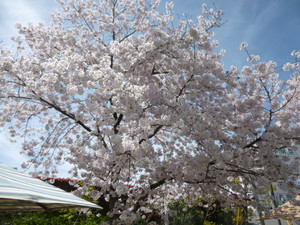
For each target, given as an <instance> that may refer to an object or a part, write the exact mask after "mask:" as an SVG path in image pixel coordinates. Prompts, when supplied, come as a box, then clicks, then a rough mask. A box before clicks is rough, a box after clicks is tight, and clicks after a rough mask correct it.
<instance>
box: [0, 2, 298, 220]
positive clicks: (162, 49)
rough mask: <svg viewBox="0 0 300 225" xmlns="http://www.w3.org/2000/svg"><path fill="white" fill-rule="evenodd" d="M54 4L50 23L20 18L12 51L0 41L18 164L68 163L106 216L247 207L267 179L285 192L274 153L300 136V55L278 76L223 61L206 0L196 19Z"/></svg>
mask: <svg viewBox="0 0 300 225" xmlns="http://www.w3.org/2000/svg"><path fill="white" fill-rule="evenodd" d="M58 2H59V3H60V4H61V10H54V11H53V13H52V22H51V24H50V25H49V26H46V25H44V24H42V23H40V24H38V25H35V26H34V25H32V24H29V25H27V26H23V25H20V24H18V25H17V29H18V30H19V33H20V36H21V37H15V38H13V40H14V41H15V42H16V45H17V47H16V49H15V50H12V49H10V48H7V47H1V60H0V71H1V77H0V83H1V87H0V92H1V109H0V111H1V113H0V117H1V120H0V121H1V122H0V123H1V126H2V127H4V128H5V130H6V131H7V132H8V133H9V134H10V136H11V139H12V140H15V139H18V138H20V137H22V140H23V145H22V153H23V154H25V155H27V156H28V162H25V163H24V164H23V167H24V168H26V167H30V166H31V165H33V166H34V167H35V168H36V170H37V171H38V173H40V174H43V175H45V176H55V174H56V173H57V172H58V171H57V169H56V166H57V165H60V164H63V163H64V162H66V161H67V162H69V163H70V164H71V165H72V166H73V167H72V169H71V170H70V174H71V175H70V176H72V177H78V178H80V179H83V180H84V185H83V186H82V187H80V188H78V193H79V194H87V193H88V194H89V195H90V196H91V197H92V198H93V199H94V200H99V205H101V206H103V207H104V208H103V210H102V211H101V213H102V214H107V215H108V216H109V217H110V218H111V221H112V223H116V224H117V223H120V224H130V223H131V222H132V221H134V220H135V219H136V218H138V217H143V218H145V220H147V221H148V223H150V222H151V221H152V222H153V221H154V220H155V217H156V216H157V215H162V214H163V207H162V203H163V200H164V199H166V198H168V199H167V200H168V201H173V200H176V199H178V198H185V199H186V200H187V201H189V200H194V199H195V198H199V197H201V198H203V199H205V200H206V201H207V202H215V201H219V202H222V203H224V204H231V203H233V202H238V203H239V204H252V205H255V204H257V201H256V200H255V199H257V196H258V195H260V194H262V193H265V192H266V190H267V188H268V187H269V185H270V184H271V183H272V182H274V181H278V180H280V181H282V182H280V185H281V188H282V189H284V190H288V191H293V190H294V189H293V187H294V184H293V179H294V176H295V175H294V174H293V173H294V171H295V170H296V171H297V168H298V162H297V160H295V161H293V160H292V159H290V158H288V157H280V156H278V155H276V154H273V151H274V150H275V149H282V148H287V147H289V148H294V147H295V145H296V144H297V143H299V140H300V117H299V115H300V104H299V102H300V95H299V87H300V81H299V76H298V70H299V67H300V66H299V63H298V62H297V60H296V61H295V62H294V63H292V62H290V63H287V64H286V65H285V66H284V69H285V70H287V71H290V73H291V77H290V79H289V80H286V81H281V80H280V79H278V74H277V73H275V72H274V69H275V68H276V67H277V65H276V63H275V62H271V61H269V62H259V61H258V57H257V56H251V55H250V54H249V60H250V61H251V62H252V63H251V64H249V66H245V67H244V68H243V69H242V70H241V71H238V70H237V68H236V67H234V66H231V68H230V70H229V71H226V72H225V71H224V69H223V66H224V64H223V62H222V56H224V54H225V51H224V50H221V51H217V49H216V47H217V46H218V42H217V41H216V40H213V29H214V28H215V27H218V26H220V25H221V23H222V21H221V15H222V11H221V10H216V9H208V8H206V6H205V5H203V8H202V13H201V15H200V16H199V17H198V18H197V20H195V21H193V20H190V19H181V20H178V19H177V18H175V19H174V16H173V11H172V8H173V4H172V3H167V4H166V10H165V12H164V13H162V12H159V11H158V10H157V8H158V6H159V1H157V0H153V1H151V3H150V2H148V1H146V0H137V1H132V0H100V1H94V0H86V1H83V0H68V1H64V0H58ZM241 48H243V49H246V50H247V48H246V44H245V43H244V44H243V45H242V46H241ZM293 56H295V58H296V59H297V58H299V52H293ZM89 187H94V188H93V190H92V191H90V189H89ZM190 203H192V201H191V202H189V204H190Z"/></svg>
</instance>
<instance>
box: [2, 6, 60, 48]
mask: <svg viewBox="0 0 300 225" xmlns="http://www.w3.org/2000/svg"><path fill="white" fill-rule="evenodd" d="M55 6H56V5H55V4H54V0H53V2H51V1H50V0H40V1H33V0H0V13H1V15H0V25H1V30H0V40H2V41H3V42H4V44H7V42H9V41H10V37H11V36H14V35H17V34H18V33H17V30H16V28H15V24H16V23H21V24H24V25H26V24H28V23H33V24H37V23H39V22H43V23H47V22H48V21H49V19H50V14H49V13H50V12H51V11H52V9H53V8H54V7H55Z"/></svg>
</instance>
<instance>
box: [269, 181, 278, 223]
mask: <svg viewBox="0 0 300 225" xmlns="http://www.w3.org/2000/svg"><path fill="white" fill-rule="evenodd" d="M270 187H271V196H272V197H273V204H274V206H275V209H276V208H277V207H278V204H277V202H276V199H275V194H274V190H273V185H272V184H271V185H270ZM277 221H278V224H279V225H281V221H280V220H277Z"/></svg>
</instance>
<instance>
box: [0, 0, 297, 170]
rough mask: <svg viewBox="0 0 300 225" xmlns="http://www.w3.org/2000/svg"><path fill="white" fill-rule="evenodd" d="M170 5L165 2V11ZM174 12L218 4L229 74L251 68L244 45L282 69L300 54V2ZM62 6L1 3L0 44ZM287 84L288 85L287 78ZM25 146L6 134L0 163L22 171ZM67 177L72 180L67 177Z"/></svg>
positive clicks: (233, 2)
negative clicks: (22, 26)
mask: <svg viewBox="0 0 300 225" xmlns="http://www.w3.org/2000/svg"><path fill="white" fill-rule="evenodd" d="M165 2H166V1H162V2H161V4H162V5H164V4H165ZM173 2H174V4H175V7H174V11H175V12H176V13H177V14H178V16H183V13H185V14H186V15H187V16H189V17H192V18H194V19H196V18H197V16H198V15H199V14H200V12H201V5H202V4H203V3H207V5H208V7H212V5H213V3H215V6H216V7H217V8H219V9H222V10H223V12H224V16H223V20H224V21H225V23H224V25H223V26H222V27H220V28H218V29H216V30H215V37H214V38H215V39H217V40H218V41H219V44H220V47H219V49H225V50H226V52H227V55H226V56H225V57H224V62H225V68H229V67H230V65H236V66H237V67H238V68H241V67H242V66H243V65H245V64H247V62H246V58H247V56H246V54H245V52H242V51H240V50H239V47H240V44H241V42H244V41H245V42H247V43H248V44H249V46H248V49H249V51H250V52H251V54H258V55H260V56H261V59H262V60H274V61H276V62H278V66H282V65H283V64H284V63H285V62H287V61H289V60H293V59H292V57H291V56H290V53H291V52H292V50H300V13H299V12H300V0H207V1H202V0H201V1H200V0H175V1H173ZM55 7H59V5H58V4H57V3H56V2H55V1H54V0H0V27H1V28H0V40H2V45H7V44H11V42H10V37H11V36H13V35H17V32H16V29H15V26H14V25H15V24H16V23H22V24H27V23H28V22H32V23H37V22H44V23H45V24H48V23H49V21H50V15H49V13H50V11H51V10H52V9H54V8H55ZM277 72H279V73H280V74H281V79H288V74H286V73H282V70H281V69H280V68H279V69H278V71H277ZM19 152H20V143H14V144H11V143H9V142H8V141H7V139H6V134H5V132H2V133H0V162H2V163H6V164H7V165H9V166H12V167H18V168H20V165H21V163H22V162H23V161H25V158H24V156H21V155H20V154H19ZM61 176H67V174H66V173H65V172H64V173H62V174H61Z"/></svg>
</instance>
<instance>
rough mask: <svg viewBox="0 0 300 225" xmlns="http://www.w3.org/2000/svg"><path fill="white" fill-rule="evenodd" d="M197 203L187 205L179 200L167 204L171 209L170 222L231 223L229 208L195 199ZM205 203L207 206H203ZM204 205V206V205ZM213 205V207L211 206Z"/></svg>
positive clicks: (191, 223) (226, 224)
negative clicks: (190, 205) (191, 205)
mask: <svg viewBox="0 0 300 225" xmlns="http://www.w3.org/2000/svg"><path fill="white" fill-rule="evenodd" d="M197 202H198V204H197V205H195V206H193V207H189V206H188V205H187V204H186V203H185V201H183V200H182V201H179V202H176V203H174V204H171V205H170V206H169V208H170V210H171V215H170V224H173V225H181V224H185V225H196V224H197V225H233V224H234V214H233V212H232V211H230V210H224V209H222V208H221V207H220V205H217V204H218V203H217V204H216V203H213V204H211V205H207V204H208V203H206V202H203V201H202V200H199V201H197ZM205 205H207V207H206V206H205ZM204 206H205V207H204ZM213 206H214V207H213Z"/></svg>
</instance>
